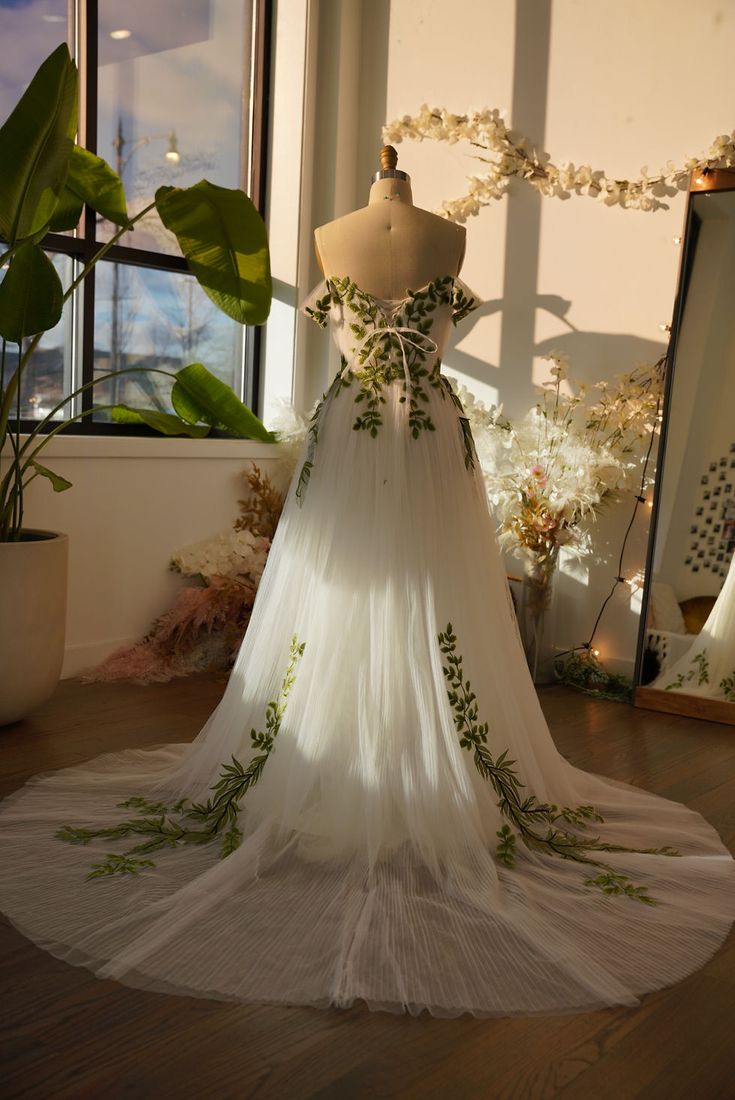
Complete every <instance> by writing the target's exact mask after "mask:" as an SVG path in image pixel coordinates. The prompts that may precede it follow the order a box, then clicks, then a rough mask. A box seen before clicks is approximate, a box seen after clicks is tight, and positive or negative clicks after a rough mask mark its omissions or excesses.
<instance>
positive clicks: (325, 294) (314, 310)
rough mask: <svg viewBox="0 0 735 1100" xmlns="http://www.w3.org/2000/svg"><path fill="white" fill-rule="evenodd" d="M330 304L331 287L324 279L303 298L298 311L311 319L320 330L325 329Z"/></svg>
mask: <svg viewBox="0 0 735 1100" xmlns="http://www.w3.org/2000/svg"><path fill="white" fill-rule="evenodd" d="M331 304H332V290H331V287H330V286H329V283H328V282H327V280H326V279H322V281H321V282H320V283H319V284H318V285H317V286H315V287H314V289H313V290H312V291H311V293H310V294H309V295H308V296H307V297H306V298H304V300H303V302H302V303H301V305H300V306H299V309H300V310H301V312H302V313H303V314H305V315H306V316H307V317H311V319H312V321H316V323H317V324H318V325H319V327H320V328H326V327H327V321H328V320H329V309H330V306H331Z"/></svg>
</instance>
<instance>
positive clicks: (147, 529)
mask: <svg viewBox="0 0 735 1100" xmlns="http://www.w3.org/2000/svg"><path fill="white" fill-rule="evenodd" d="M276 20H277V28H276V41H275V53H274V70H273V71H274V76H275V87H274V94H273V104H272V110H273V117H272V120H271V124H272V129H271V133H272V151H271V182H270V189H269V191H270V197H269V231H270V235H271V250H272V262H273V274H274V281H275V291H274V305H273V312H272V317H271V320H270V322H269V324H268V327H267V335H266V356H265V361H266V371H265V387H264V400H265V409H266V418H269V417H270V414H271V412H272V410H273V409H274V408H275V406H276V402H277V399H278V398H279V397H286V398H291V397H294V399H295V400H296V402H297V404H298V405H299V406H300V407H302V408H303V409H307V408H308V407H309V406H310V405H311V404H312V403H313V401H314V399H315V398H316V396H318V393H319V392H321V389H322V388H323V386H324V384H325V382H326V381H327V378H328V375H329V371H330V369H331V368H330V353H329V343H328V338H327V337H325V336H324V335H323V334H322V333H320V332H318V331H311V329H309V328H308V326H307V325H306V323H305V322H304V321H302V320H300V319H299V318H298V316H297V313H296V305H297V303H298V301H299V300H300V298H301V297H302V296H303V295H304V294H305V293H306V291H307V290H308V289H309V287H310V286H311V285H313V284H314V283H315V282H316V281H317V280H318V277H319V273H318V271H317V269H316V265H315V263H314V260H313V257H312V255H311V248H310V236H311V232H312V229H313V227H314V226H315V225H318V224H321V223H322V222H324V221H327V220H329V219H330V218H332V217H335V216H338V215H340V214H343V213H346V212H347V211H349V210H350V209H353V208H354V207H355V206H357V205H360V204H362V203H364V202H365V201H366V198H367V193H368V187H369V179H370V175H371V174H372V172H373V171H374V170H375V168H376V166H377V165H376V157H377V151H378V149H379V147H380V144H381V137H380V128H381V125H382V123H383V122H384V121H386V120H387V119H390V118H393V117H394V116H396V115H400V114H404V113H414V112H415V111H416V110H417V109H418V108H419V107H420V105H421V104H422V103H423V102H428V103H431V104H436V105H445V106H447V107H449V108H450V109H453V110H455V111H457V112H462V111H464V110H466V109H471V108H473V107H479V106H483V105H488V106H497V107H500V108H501V109H503V111H504V113H505V114H506V117H508V118H510V119H511V121H512V123H513V125H514V126H515V127H517V128H518V129H519V130H521V131H522V132H524V133H526V134H527V135H528V136H529V137H531V138H532V139H533V140H534V141H536V142H538V143H539V144H540V145H542V146H544V147H546V148H547V149H548V151H549V152H550V153H551V155H552V156H553V158H554V159H555V160H556V161H557V162H559V161H564V160H571V161H574V162H575V163H585V162H587V163H591V164H593V165H594V166H595V167H605V168H606V169H607V170H608V171H609V172H610V173H615V174H620V175H626V174H628V175H629V174H635V173H637V171H638V170H639V169H640V167H641V166H642V165H644V164H647V165H649V167H651V169H654V168H656V167H658V166H659V165H661V164H663V163H664V162H665V161H666V160H667V159H668V158H669V157H670V158H671V159H673V160H674V161H675V162H677V163H680V162H682V161H683V160H684V158H685V157H686V156H688V155H690V154H692V153H698V152H700V151H703V150H704V149H705V147H706V146H707V145H708V143H709V141H710V140H711V138H713V137H714V136H715V135H716V134H718V133H723V132H727V131H729V130H731V129H732V126H733V121H734V120H735V86H733V83H732V79H731V64H732V62H731V57H732V42H733V35H734V31H735V3H734V2H733V0H700V3H699V4H698V5H696V6H695V5H692V4H690V3H688V2H686V0H648V2H647V3H646V4H645V5H644V4H640V3H638V2H634V0H618V3H617V4H615V5H603V4H599V3H593V2H591V0H587V2H584V0H556V2H555V3H554V4H553V6H552V5H551V4H550V3H547V2H546V0H517V2H516V3H513V2H512V0H465V2H464V3H463V4H461V5H459V4H453V5H450V4H447V3H446V2H444V0H279V2H278V3H277V5H276ZM399 153H400V165H401V167H403V168H404V169H406V170H408V171H409V172H410V174H411V176H412V180H413V189H414V197H415V201H416V202H417V204H418V205H421V206H424V207H426V208H428V209H431V208H433V207H435V206H436V205H438V204H439V203H440V202H441V201H442V200H443V199H445V198H449V197H451V196H453V195H456V194H459V193H461V191H462V189H463V178H464V176H465V175H466V174H468V173H470V172H473V171H475V169H476V167H477V166H476V164H475V163H474V162H471V161H468V160H467V158H466V156H465V155H464V154H463V153H462V152H461V151H460V150H459V149H458V148H456V147H454V148H453V147H448V146H439V145H433V144H430V143H424V144H422V145H410V144H404V145H402V146H401V147H400V149H399ZM683 214H684V197H683V196H679V197H677V198H676V199H674V200H673V201H672V203H671V209H670V210H668V211H660V212H658V213H656V214H653V215H652V214H642V213H638V212H635V211H623V210H620V209H617V208H613V209H609V208H606V207H603V206H600V205H598V204H596V203H594V202H593V201H591V200H589V199H583V198H579V199H572V200H570V201H567V202H560V201H559V200H556V199H544V200H542V199H540V198H539V197H538V196H536V195H535V194H534V193H532V192H531V191H530V190H529V189H528V188H524V187H523V186H522V185H517V186H513V188H512V193H511V196H510V198H506V199H505V200H503V201H502V202H500V203H498V204H497V205H495V206H493V207H491V208H489V209H487V210H485V211H484V212H483V213H482V214H481V215H480V216H479V217H478V218H476V219H474V220H473V221H471V222H470V224H469V225H468V250H467V259H466V263H465V268H464V273H463V274H464V276H465V277H466V279H467V281H468V282H469V284H470V285H471V286H472V287H473V288H474V289H475V290H476V291H477V292H478V293H479V294H480V295H481V297H483V298H484V299H485V300H486V302H487V305H486V306H485V307H484V308H483V309H482V310H481V311H479V313H478V314H475V315H474V319H472V320H470V321H469V322H468V323H467V324H465V326H464V327H463V328H462V329H461V330H460V331H459V332H458V333H457V339H456V343H455V346H454V347H453V348H452V349H451V351H450V352H449V354H448V355H447V357H446V365H447V369H449V370H450V371H453V372H454V373H459V374H461V375H464V376H465V378H466V380H467V382H468V384H469V385H470V386H471V387H472V389H474V390H475V392H476V393H478V395H480V396H483V397H486V398H489V399H492V400H500V401H503V402H504V403H505V406H506V409H507V410H508V411H509V412H510V413H511V414H514V415H517V414H519V413H522V412H523V411H524V410H525V409H526V408H527V406H528V405H529V403H530V402H531V401H532V399H533V381H534V380H535V379H538V377H539V372H540V370H541V369H542V365H541V356H542V355H543V354H545V353H546V352H547V351H548V350H550V349H552V348H554V349H558V350H561V351H566V352H568V353H569V354H570V355H571V357H572V364H573V370H574V373H575V375H577V376H578V377H579V378H581V379H582V380H597V379H600V378H605V377H610V376H611V375H613V374H615V373H618V372H624V371H627V370H629V369H630V368H631V367H632V366H633V364H634V363H635V362H636V361H639V360H641V359H650V358H652V357H654V356H657V355H658V354H659V352H660V350H661V346H662V345H661V333H660V331H659V328H658V326H659V324H660V323H661V322H668V321H669V320H670V318H671V312H672V304H673V294H674V289H675V282H676V273H677V266H678V260H679V250H678V248H677V247H676V246H675V245H674V244H673V242H672V239H673V238H674V237H675V236H677V235H678V234H679V233H680V232H681V227H682V222H683ZM294 356H295V360H296V370H295V374H294V371H293V365H294ZM154 442H156V443H157V444H158V446H159V447H160V451H156V452H155V453H148V452H146V453H145V454H140V453H138V452H136V451H135V450H134V448H132V449H128V450H125V451H124V453H121V452H120V451H116V450H113V451H109V449H108V450H106V448H109V447H110V446H111V444H110V443H109V442H107V441H101V442H97V443H95V445H94V446H93V447H92V449H91V450H85V449H84V447H82V446H81V444H80V445H78V448H79V449H78V451H74V444H73V443H72V441H61V442H60V443H59V444H58V447H60V448H61V447H63V446H67V447H69V448H71V449H70V450H69V451H67V452H65V453H64V454H61V455H60V458H59V460H55V463H54V464H55V466H56V467H58V469H59V470H60V472H62V473H67V474H68V475H69V476H70V478H71V480H72V481H75V483H76V484H75V489H74V490H72V491H71V492H69V493H66V494H63V495H62V496H57V497H52V496H51V494H50V493H49V492H47V491H46V487H45V486H41V487H39V492H38V494H36V493H35V492H34V493H32V494H31V497H30V500H29V509H28V518H29V521H30V522H32V523H36V524H38V525H40V526H46V527H54V526H57V527H58V528H60V529H62V530H66V531H67V532H69V533H70V535H71V538H72V543H71V601H70V618H69V644H70V647H71V649H70V654H69V659H68V662H67V671H71V670H73V669H76V668H78V667H80V665H82V664H85V663H89V659H95V660H96V659H97V658H98V657H100V656H102V655H103V654H104V652H107V651H109V649H111V648H112V647H113V645H114V644H116V643H117V642H118V641H119V640H121V639H123V640H128V639H131V638H133V637H135V636H137V635H138V634H139V633H140V632H141V631H143V630H144V629H145V628H146V626H147V625H148V623H149V622H150V621H151V619H152V618H153V617H154V616H155V615H156V614H157V613H159V612H160V611H161V610H162V609H163V608H164V607H165V606H166V604H167V601H168V599H169V598H170V593H171V586H172V585H173V584H176V583H177V582H176V580H175V578H172V577H170V576H169V575H167V573H166V565H167V562H168V557H169V555H170V553H171V551H172V550H174V549H175V548H177V546H179V545H180V544H182V543H186V542H191V541H195V540H196V539H199V538H203V537H205V536H207V535H208V534H212V533H214V532H215V531H217V530H220V529H222V528H223V527H225V526H227V524H229V523H230V522H231V520H232V518H233V516H234V514H235V512H236V500H237V496H238V474H239V471H240V470H241V469H242V468H243V467H244V466H245V464H246V459H247V456H248V454H250V453H252V452H251V448H249V447H247V446H242V445H239V444H233V445H229V444H227V445H223V446H224V450H223V451H222V452H221V454H219V455H217V454H216V452H215V450H214V449H213V448H214V446H215V444H214V443H208V442H207V441H204V442H202V443H190V442H188V441H186V442H180V443H178V444H174V443H173V442H172V441H169V440H161V441H154ZM55 446H57V445H55ZM119 446H120V447H127V446H128V441H126V442H125V443H122V444H120V445H119ZM131 446H132V441H131ZM230 446H232V448H233V449H228V448H229V447H230ZM256 451H257V448H256ZM35 488H36V486H34V490H35ZM627 518H628V507H627V505H626V507H625V508H624V509H622V510H618V511H617V512H610V513H609V515H607V516H605V517H604V518H603V519H602V520H601V522H600V524H599V526H598V529H597V532H598V536H599V537H598V555H597V557H598V559H600V560H596V561H595V562H592V563H588V564H587V565H585V567H584V569H582V570H581V571H578V573H577V574H576V575H574V576H573V575H572V573H571V572H570V573H568V574H567V575H566V576H563V577H562V578H561V580H560V585H559V592H558V598H557V600H556V609H557V614H556V621H555V623H553V624H552V633H553V637H554V640H555V642H556V644H557V646H559V647H561V648H565V647H566V646H568V645H570V644H573V643H576V642H579V641H581V640H583V638H584V637H585V636H586V634H587V632H588V631H589V628H590V626H591V622H592V620H593V619H594V616H595V614H596V612H597V609H598V606H599V603H600V602H601V598H602V596H603V594H604V593H605V592H606V590H607V588H608V585H609V582H610V580H611V578H612V576H613V575H614V563H613V561H612V559H613V557H614V556H615V550H616V548H617V546H618V544H619V540H620V536H621V533H622V527H623V524H624V522H625V521H627ZM644 521H645V516H642V517H641V522H640V523H639V524H638V525H637V527H636V529H635V531H634V533H633V539H632V540H631V553H630V556H629V559H628V561H627V562H626V571H628V570H630V571H631V572H632V571H634V570H635V569H636V568H639V567H640V566H641V564H642V562H643V556H644V549H645V536H646V532H645V522H644ZM515 568H516V569H517V566H516V567H515ZM630 604H631V597H630V593H629V592H627V591H620V592H619V593H618V596H617V597H616V599H615V601H613V604H612V605H611V606H610V609H609V612H608V614H607V617H606V619H605V621H604V623H603V627H602V629H601V630H600V632H599V634H598V636H597V644H598V645H599V647H600V649H601V651H602V654H603V657H604V658H606V659H608V660H609V661H610V662H611V664H612V665H614V666H615V665H617V666H618V667H621V668H627V667H629V666H630V663H631V661H632V658H633V654H634V651H635V639H636V631H637V615H636V611H635V607H631V606H630Z"/></svg>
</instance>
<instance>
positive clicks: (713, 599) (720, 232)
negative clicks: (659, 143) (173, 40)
mask: <svg viewBox="0 0 735 1100" xmlns="http://www.w3.org/2000/svg"><path fill="white" fill-rule="evenodd" d="M733 551H735V170H725V171H713V172H708V173H705V174H701V175H697V176H695V177H694V178H693V179H692V184H691V191H690V194H689V201H688V206H687V215H686V226H685V235H684V240H683V254H682V262H681V270H680V276H679V287H678V292H677V299H676V307H675V311H674V323H673V326H672V334H671V345H670V354H669V360H668V369H667V379H666V392H665V396H664V405H663V420H662V425H661V445H660V450H659V460H658V472H657V477H656V485H655V489H654V497H653V512H652V523H651V534H650V542H649V548H648V562H647V569H646V584H645V588H644V594H643V606H642V615H641V628H640V636H639V642H638V653H637V660H636V673H635V678H636V686H635V691H634V703H635V705H636V706H640V707H647V708H649V709H653V710H660V711H667V712H669V713H674V714H684V715H690V716H692V717H697V718H704V719H709V720H712V721H715V722H725V723H728V724H730V725H735V555H734V554H733Z"/></svg>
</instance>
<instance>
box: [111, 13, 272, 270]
mask: <svg viewBox="0 0 735 1100" xmlns="http://www.w3.org/2000/svg"><path fill="white" fill-rule="evenodd" d="M251 9H252V2H251V0H188V2H187V3H185V4H182V3H181V2H180V0H156V2H155V3H151V0H100V4H99V66H100V67H99V76H98V91H99V105H98V112H99V118H98V148H97V151H98V153H99V154H100V156H102V157H104V158H105V159H106V160H108V161H109V162H110V164H112V166H113V168H115V169H116V171H117V172H118V173H119V174H120V175H121V176H122V179H123V183H124V185H125V191H126V194H127V196H128V206H129V209H130V210H131V212H133V213H134V212H135V211H139V210H140V209H141V208H142V207H144V206H146V205H147V204H148V203H149V202H150V201H151V200H152V198H153V195H154V193H155V191H156V189H157V188H158V187H160V186H161V185H162V184H173V185H175V186H179V187H183V186H188V185H189V184H192V183H196V182H197V181H198V180H200V179H201V178H202V177H206V178H207V179H210V180H211V181H212V182H213V183H218V184H220V185H221V186H224V187H243V186H246V176H247V170H246V167H247V166H246V162H245V161H244V159H243V156H242V150H243V149H245V150H247V148H248V147H249V138H250V135H249V114H250V112H249V101H250V52H251V51H250V40H251V14H252V13H251ZM99 235H100V237H101V238H102V239H105V238H106V237H109V236H110V226H109V224H108V223H103V224H102V225H100V227H99ZM120 243H121V244H127V245H130V246H133V247H136V248H146V249H152V250H154V251H157V252H175V253H177V252H178V248H177V246H176V243H175V241H174V239H173V237H171V235H170V234H168V233H167V231H166V230H164V229H163V227H162V226H161V224H160V221H159V220H158V218H157V217H156V216H155V214H154V215H153V216H152V217H150V218H146V219H145V220H144V221H143V222H141V223H140V224H139V225H138V227H137V228H136V230H135V232H134V233H130V234H127V235H126V236H125V237H124V238H123V239H122V240H121V242H120Z"/></svg>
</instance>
